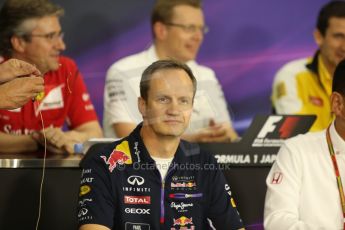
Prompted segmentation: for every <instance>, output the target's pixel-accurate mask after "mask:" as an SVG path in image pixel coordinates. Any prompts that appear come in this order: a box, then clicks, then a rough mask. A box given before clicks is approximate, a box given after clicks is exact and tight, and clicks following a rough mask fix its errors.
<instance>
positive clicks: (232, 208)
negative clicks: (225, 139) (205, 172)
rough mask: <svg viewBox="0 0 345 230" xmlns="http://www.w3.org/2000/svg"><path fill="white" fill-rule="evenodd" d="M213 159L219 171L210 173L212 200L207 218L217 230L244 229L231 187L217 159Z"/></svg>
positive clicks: (212, 161)
mask: <svg viewBox="0 0 345 230" xmlns="http://www.w3.org/2000/svg"><path fill="white" fill-rule="evenodd" d="M211 159H212V160H211V164H212V165H214V166H215V168H217V170H212V171H211V173H210V174H211V177H210V188H211V196H210V197H211V200H210V207H209V208H208V216H207V217H208V218H209V220H210V221H211V224H212V225H213V227H215V228H216V229H217V230H229V229H240V228H243V227H244V226H243V222H242V220H241V218H240V214H239V213H238V211H237V209H236V203H235V201H234V198H233V196H232V193H231V189H230V186H229V185H228V183H227V182H226V179H225V177H224V174H223V172H222V171H220V169H219V165H218V163H217V162H216V159H215V158H214V157H213V156H211Z"/></svg>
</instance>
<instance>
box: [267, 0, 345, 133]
mask: <svg viewBox="0 0 345 230" xmlns="http://www.w3.org/2000/svg"><path fill="white" fill-rule="evenodd" d="M314 39H315V41H316V43H317V45H318V47H319V49H318V50H317V51H316V53H315V55H314V57H310V58H303V59H298V60H293V61H291V62H289V63H287V64H285V65H284V66H283V67H282V68H281V69H280V70H279V71H278V72H277V74H276V76H275V78H274V82H273V92H272V97H271V99H272V103H273V107H274V110H275V112H276V113H277V114H315V115H317V119H316V121H315V123H314V124H313V126H312V127H311V131H319V130H322V129H325V128H326V127H327V126H328V125H329V123H330V122H331V120H332V114H331V111H330V101H329V98H330V95H331V91H332V90H331V87H332V77H331V76H333V73H334V71H335V67H336V66H337V64H338V63H339V62H340V61H341V60H342V59H344V58H345V2H344V1H331V2H329V3H327V4H326V5H324V6H323V7H322V8H321V10H320V12H319V15H318V19H317V25H316V29H315V31H314Z"/></svg>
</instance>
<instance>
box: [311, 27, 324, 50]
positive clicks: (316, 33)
mask: <svg viewBox="0 0 345 230" xmlns="http://www.w3.org/2000/svg"><path fill="white" fill-rule="evenodd" d="M313 36H314V40H315V42H316V44H317V45H318V46H319V47H320V46H321V45H322V44H323V40H324V37H323V35H322V34H321V32H320V30H318V29H315V30H314V33H313Z"/></svg>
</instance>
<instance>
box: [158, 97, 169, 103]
mask: <svg viewBox="0 0 345 230" xmlns="http://www.w3.org/2000/svg"><path fill="white" fill-rule="evenodd" d="M158 101H159V102H161V103H167V102H168V98H166V97H160V98H158Z"/></svg>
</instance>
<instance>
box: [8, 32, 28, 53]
mask: <svg viewBox="0 0 345 230" xmlns="http://www.w3.org/2000/svg"><path fill="white" fill-rule="evenodd" d="M26 43H27V42H26V41H25V40H24V39H23V38H21V37H18V36H15V35H14V36H12V37H11V44H12V48H13V51H15V52H18V53H23V52H24V51H25V47H26Z"/></svg>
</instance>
